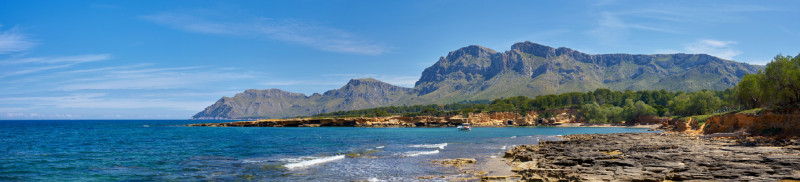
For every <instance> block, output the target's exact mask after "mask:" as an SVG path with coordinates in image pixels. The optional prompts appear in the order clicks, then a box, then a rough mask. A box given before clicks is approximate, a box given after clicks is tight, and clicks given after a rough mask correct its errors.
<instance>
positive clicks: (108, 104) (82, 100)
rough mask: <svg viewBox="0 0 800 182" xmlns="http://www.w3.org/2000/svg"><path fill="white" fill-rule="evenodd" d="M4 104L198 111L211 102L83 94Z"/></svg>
mask: <svg viewBox="0 0 800 182" xmlns="http://www.w3.org/2000/svg"><path fill="white" fill-rule="evenodd" d="M0 101H2V102H5V103H32V104H33V107H56V108H70V109H143V108H164V109H173V110H186V111H199V110H202V109H203V108H204V107H206V106H208V105H210V104H212V103H213V101H203V102H198V101H175V100H166V99H142V98H135V99H133V98H128V99H126V98H108V97H106V94H105V93H84V94H72V95H67V96H54V97H14V98H0Z"/></svg>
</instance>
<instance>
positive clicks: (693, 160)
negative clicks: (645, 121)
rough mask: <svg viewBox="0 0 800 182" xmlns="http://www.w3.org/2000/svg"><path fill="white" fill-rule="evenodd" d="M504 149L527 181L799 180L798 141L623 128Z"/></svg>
mask: <svg viewBox="0 0 800 182" xmlns="http://www.w3.org/2000/svg"><path fill="white" fill-rule="evenodd" d="M564 138H565V139H566V140H564V141H543V142H540V144H539V145H538V146H533V145H531V146H524V145H523V146H518V147H516V148H513V149H511V150H509V151H507V152H506V155H505V157H506V158H510V159H511V160H514V161H516V162H514V164H516V165H517V167H516V168H515V170H514V171H515V172H517V173H519V174H520V175H522V176H523V180H527V181H610V180H615V181H664V180H674V181H678V180H714V181H779V180H800V155H798V154H800V147H798V146H797V145H791V144H790V145H787V146H768V147H765V146H761V147H753V146H742V145H740V143H738V142H737V141H736V140H734V139H707V138H698V137H695V136H692V135H682V134H662V133H624V134H592V135H568V136H565V137H564ZM526 161H533V162H535V164H530V163H531V162H526Z"/></svg>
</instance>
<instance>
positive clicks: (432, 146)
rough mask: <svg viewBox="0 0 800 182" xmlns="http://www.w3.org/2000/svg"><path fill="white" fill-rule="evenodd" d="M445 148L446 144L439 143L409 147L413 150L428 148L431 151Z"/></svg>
mask: <svg viewBox="0 0 800 182" xmlns="http://www.w3.org/2000/svg"><path fill="white" fill-rule="evenodd" d="M446 146H447V143H440V144H420V145H411V146H410V147H414V148H429V149H432V148H439V149H444V147H446Z"/></svg>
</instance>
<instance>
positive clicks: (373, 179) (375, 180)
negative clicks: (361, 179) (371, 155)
mask: <svg viewBox="0 0 800 182" xmlns="http://www.w3.org/2000/svg"><path fill="white" fill-rule="evenodd" d="M367 181H369V182H380V181H386V180H381V179H378V178H369V179H367Z"/></svg>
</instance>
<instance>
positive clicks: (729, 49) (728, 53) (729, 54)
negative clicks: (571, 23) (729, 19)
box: [684, 39, 742, 60]
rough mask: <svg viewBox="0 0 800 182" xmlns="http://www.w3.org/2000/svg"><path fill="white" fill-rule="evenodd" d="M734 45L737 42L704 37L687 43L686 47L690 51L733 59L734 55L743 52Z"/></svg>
mask: <svg viewBox="0 0 800 182" xmlns="http://www.w3.org/2000/svg"><path fill="white" fill-rule="evenodd" d="M733 45H736V42H734V41H720V40H712V39H703V40H699V41H697V42H693V43H690V44H686V45H685V46H684V49H685V50H686V51H687V52H688V53H695V54H709V55H712V56H716V57H719V58H722V59H728V60H732V59H733V57H736V56H738V55H740V54H742V52H741V51H739V50H736V49H735V48H733Z"/></svg>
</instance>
